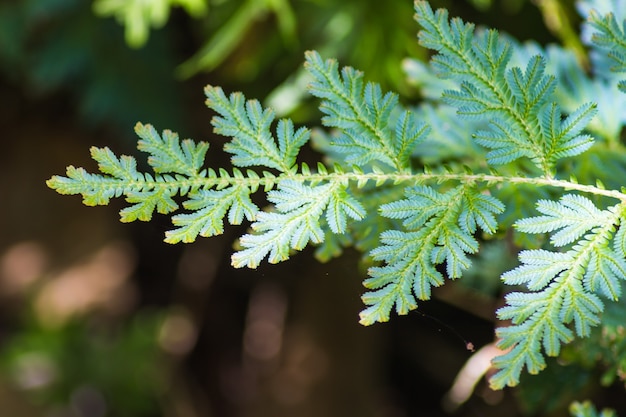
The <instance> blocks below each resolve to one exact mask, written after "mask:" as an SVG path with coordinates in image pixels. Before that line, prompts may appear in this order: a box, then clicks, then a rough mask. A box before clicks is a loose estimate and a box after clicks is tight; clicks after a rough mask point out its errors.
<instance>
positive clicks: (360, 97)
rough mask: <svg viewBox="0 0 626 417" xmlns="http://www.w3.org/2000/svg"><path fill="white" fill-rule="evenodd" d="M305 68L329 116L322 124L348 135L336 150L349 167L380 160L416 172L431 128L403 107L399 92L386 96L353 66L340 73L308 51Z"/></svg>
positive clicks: (330, 62)
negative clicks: (416, 157)
mask: <svg viewBox="0 0 626 417" xmlns="http://www.w3.org/2000/svg"><path fill="white" fill-rule="evenodd" d="M305 68H306V69H307V71H308V72H309V73H310V74H311V75H312V76H313V82H312V83H311V84H310V86H309V92H310V93H311V94H312V95H314V96H316V97H319V98H321V99H322V104H321V105H320V110H321V111H322V112H323V113H324V114H325V115H326V116H324V118H323V119H322V123H323V124H324V125H325V126H328V127H334V128H339V129H341V131H342V134H341V136H339V137H338V138H337V139H336V140H335V141H334V143H333V147H334V148H335V150H336V151H338V152H341V153H343V154H346V161H347V162H348V163H350V164H354V165H366V164H368V163H371V162H373V161H378V162H382V163H384V164H386V165H388V166H390V167H393V168H395V169H396V170H397V171H401V172H410V171H411V165H410V160H409V158H410V156H411V154H412V152H413V151H414V149H415V146H416V145H417V144H418V143H420V142H422V141H423V140H424V139H425V138H426V134H427V132H428V127H427V126H426V125H425V124H424V123H422V122H417V121H416V119H415V115H414V114H413V113H412V112H410V111H409V110H403V109H401V107H400V106H399V104H398V96H397V95H396V94H393V93H386V94H384V95H383V93H382V91H381V88H380V86H379V85H378V84H374V83H367V84H366V85H365V86H363V74H362V73H361V72H359V71H357V70H355V69H353V68H350V67H345V68H343V69H342V70H341V74H340V73H339V70H338V65H337V62H336V61H335V60H331V59H329V60H326V61H324V60H323V59H322V57H321V56H320V55H319V54H318V53H317V52H314V51H309V52H307V53H306V63H305ZM398 114H399V115H398ZM392 116H393V117H392ZM392 119H395V120H396V121H395V123H391V122H390V120H392Z"/></svg>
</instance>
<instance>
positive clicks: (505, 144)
mask: <svg viewBox="0 0 626 417" xmlns="http://www.w3.org/2000/svg"><path fill="white" fill-rule="evenodd" d="M415 10H416V12H417V14H416V19H417V21H418V22H419V24H420V25H421V26H422V30H421V31H420V33H419V39H420V43H421V44H422V45H423V46H425V47H427V48H430V49H433V50H435V51H437V55H435V56H434V57H433V58H432V65H433V67H434V68H435V70H436V71H437V72H438V73H439V75H440V76H441V77H444V78H450V79H452V80H455V81H456V82H457V83H458V85H459V89H458V90H449V91H445V92H444V94H443V99H444V101H446V102H447V103H448V104H450V105H452V106H454V107H457V109H458V113H459V114H460V115H462V116H465V117H470V118H479V119H483V120H485V121H488V122H489V124H490V130H488V131H479V132H477V133H476V135H475V138H476V141H477V142H478V143H480V144H481V145H483V146H485V147H487V148H490V149H493V150H492V151H490V152H489V153H487V159H488V161H489V162H490V163H491V164H505V163H509V162H512V161H514V160H516V159H519V158H522V157H528V158H529V159H530V160H532V161H533V162H534V163H535V165H536V166H537V167H538V168H539V169H541V171H542V172H543V173H545V174H547V175H553V174H554V164H555V163H556V161H557V160H558V159H560V158H563V157H566V156H573V155H577V154H580V153H581V152H584V151H585V150H587V149H588V148H589V147H590V146H591V144H592V143H593V142H592V139H591V138H590V137H589V136H585V135H582V136H581V135H578V133H579V132H580V131H581V130H582V128H584V127H585V125H586V123H588V122H589V120H590V118H591V117H592V116H593V115H594V114H595V107H594V106H593V105H590V104H587V105H583V106H582V107H580V108H579V109H577V110H576V111H575V112H574V113H573V117H572V118H569V119H566V120H564V121H560V118H561V111H560V109H559V107H558V105H557V104H556V102H555V101H554V97H553V96H554V89H555V80H554V77H552V76H549V75H547V74H546V73H545V62H544V61H543V59H544V58H542V57H541V56H535V57H532V58H531V59H530V60H529V61H528V63H527V64H526V68H525V70H522V69H520V68H517V67H514V68H510V69H509V68H508V64H509V62H510V60H511V45H510V43H509V42H507V41H506V40H503V39H501V38H500V37H499V36H498V33H497V32H496V31H495V30H488V31H486V32H484V33H479V34H474V26H473V25H472V24H470V23H464V22H463V21H462V20H461V19H458V18H455V19H451V20H449V19H448V13H447V11H446V10H443V9H440V10H437V11H436V12H433V10H432V9H431V7H430V5H429V4H428V2H425V1H417V2H416V3H415ZM548 103H552V104H551V106H552V107H551V110H550V111H547V112H546V111H544V110H542V109H543V108H544V107H545V106H546V105H548ZM557 122H558V123H557ZM542 126H543V127H544V128H543V129H542ZM545 126H549V127H550V126H553V128H552V129H546V128H545Z"/></svg>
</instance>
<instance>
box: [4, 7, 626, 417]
mask: <svg viewBox="0 0 626 417" xmlns="http://www.w3.org/2000/svg"><path fill="white" fill-rule="evenodd" d="M432 3H433V6H434V7H439V6H441V7H446V8H448V9H449V10H450V13H451V15H459V16H463V18H464V19H465V20H468V21H474V22H478V23H482V24H485V25H488V26H491V27H496V28H499V29H503V30H506V31H507V32H509V33H511V34H512V35H514V36H516V37H517V38H519V39H521V40H525V39H535V40H537V41H539V42H540V43H547V42H556V41H564V42H565V43H567V42H570V41H571V40H572V38H571V36H569V37H568V30H569V29H571V28H574V30H576V29H577V27H578V24H579V21H578V20H577V19H578V18H577V15H576V14H575V10H574V7H573V4H571V2H557V1H548V0H543V1H541V0H536V1H533V2H531V1H526V0H473V1H469V0H468V1H452V0H449V1H433V2H432ZM412 16H413V8H412V2H411V1H410V0H388V1H384V2H383V1H380V0H342V1H332V0H150V1H148V0H94V1H89V0H3V1H2V2H1V3H0V128H1V130H0V132H1V133H0V135H1V138H2V139H1V140H2V151H0V191H1V192H0V199H1V203H0V416H3V417H4V416H11V417H105V416H106V417H210V416H219V417H221V416H224V417H230V416H233V417H247V416H250V417H253V416H254V417H257V416H258V417H265V416H268V417H269V416H273V417H281V416H302V417H307V416H317V417H319V416H325V417H333V416H363V417H369V416H381V417H383V416H384V417H405V416H406V417H408V416H433V417H434V416H449V415H457V416H502V415H507V416H511V417H512V416H522V415H537V416H539V415H554V416H560V415H566V411H565V410H566V408H565V407H566V406H567V404H568V402H569V400H570V399H572V398H578V399H580V398H581V394H582V395H583V398H584V397H586V396H588V397H590V398H593V399H595V400H596V402H597V403H598V404H599V405H604V404H605V405H608V406H611V407H613V408H617V409H619V407H620V406H621V407H625V406H624V403H623V402H622V403H621V404H620V403H619V401H623V400H619V401H615V399H616V398H623V383H619V382H618V383H616V384H614V385H611V384H609V386H608V387H598V386H594V385H593V384H591V383H590V381H592V377H595V378H597V376H598V375H597V371H596V370H595V369H593V368H592V367H591V368H590V369H588V370H587V371H586V373H584V375H583V376H580V375H581V373H580V372H578V373H577V372H572V373H569V374H567V373H565V374H559V375H557V376H556V377H554V378H557V379H556V381H557V382H556V383H554V381H555V379H554V378H553V379H546V381H549V382H550V383H545V384H543V385H542V384H540V383H538V384H534V385H529V386H533V387H534V389H528V390H526V391H519V390H515V391H513V390H506V391H504V392H493V391H490V390H489V389H488V388H487V385H486V383H485V382H484V380H481V379H480V378H479V377H473V379H472V377H471V376H470V378H469V383H466V384H465V385H463V384H461V385H458V382H457V385H455V378H457V376H458V375H459V373H460V372H461V371H462V369H463V367H464V365H466V364H467V363H468V360H470V358H477V359H478V361H477V362H478V363H477V364H476V363H475V364H474V366H477V367H478V368H480V367H481V366H483V367H484V364H485V363H487V362H486V361H488V359H489V357H490V355H491V354H492V353H491V351H490V350H489V345H490V344H491V343H492V342H493V337H494V336H493V329H494V326H495V324H496V323H495V322H494V320H495V317H494V310H495V308H497V306H498V305H499V303H500V300H501V295H502V294H501V292H502V289H501V288H500V287H499V279H498V277H499V275H500V273H501V272H502V271H504V270H505V269H506V268H507V267H509V266H510V264H509V262H513V261H514V257H513V256H511V254H507V253H506V250H504V249H502V248H499V247H497V246H493V247H491V248H488V250H487V253H488V254H489V255H487V257H486V260H485V262H483V263H482V264H479V265H478V266H477V268H475V269H474V270H473V271H472V272H471V273H470V274H469V277H468V279H467V280H464V281H467V283H466V284H463V283H458V284H456V283H455V284H448V285H446V286H445V287H443V288H441V289H438V291H436V292H435V298H434V300H432V301H430V302H427V303H422V304H421V305H420V309H419V310H418V311H417V312H414V313H412V314H410V315H408V316H406V317H400V318H394V319H393V320H392V321H391V322H390V323H386V324H379V325H375V326H371V327H367V328H365V327H362V326H360V325H359V324H358V312H359V311H360V310H361V309H362V304H361V301H360V295H361V293H362V292H363V288H362V286H361V282H362V280H363V278H364V270H363V268H362V267H361V266H360V265H361V264H360V256H361V255H360V254H358V253H356V252H348V253H347V254H346V255H344V256H343V257H341V258H339V259H335V260H332V261H330V262H328V263H319V262H317V261H316V260H315V259H314V257H313V256H312V251H310V250H306V251H304V253H301V254H298V255H296V256H294V257H293V258H292V259H291V260H290V261H289V262H286V263H284V264H280V265H274V266H262V267H260V268H259V269H257V270H234V269H233V268H231V266H230V261H229V256H230V254H231V252H232V245H233V242H234V240H235V239H236V236H238V235H237V233H241V232H243V230H244V229H239V230H237V229H235V228H231V229H228V230H227V231H226V233H225V234H224V235H223V236H219V237H216V238H211V239H201V240H199V241H197V242H196V243H194V244H189V245H182V244H181V245H168V244H165V243H163V236H164V232H165V231H166V230H168V228H169V226H170V225H169V220H168V219H167V218H165V217H163V216H161V217H157V218H156V219H153V221H151V222H150V223H139V222H137V223H132V224H121V223H119V222H118V214H117V212H118V211H119V210H120V208H122V207H123V206H124V203H123V201H117V202H115V203H113V204H112V205H111V206H107V207H97V208H87V207H85V206H83V205H82V204H81V202H80V198H79V197H62V196H59V195H57V194H56V193H55V192H53V191H52V190H50V189H48V188H47V187H46V185H45V180H46V179H48V178H49V177H51V176H52V175H55V174H63V173H64V171H65V167H66V166H67V165H70V164H73V165H76V166H84V167H85V168H87V169H89V170H92V171H93V170H95V166H94V165H95V164H94V163H93V161H91V160H90V158H89V147H90V146H92V145H96V146H108V147H110V148H111V149H112V150H113V151H114V152H116V153H117V154H129V155H136V156H137V157H138V159H139V160H141V155H137V151H136V149H135V143H136V137H134V134H133V126H134V124H135V123H136V122H137V121H141V122H143V123H151V124H153V125H155V127H156V128H157V129H158V130H162V129H171V130H173V131H176V132H178V133H179V134H180V136H181V137H183V138H187V137H190V138H193V139H196V140H204V141H210V142H211V150H210V152H209V153H210V156H209V161H208V164H209V165H210V166H212V167H219V166H226V165H227V163H228V159H227V157H225V155H224V154H223V153H222V152H221V143H223V140H224V139H223V138H221V137H215V136H214V135H213V133H212V131H211V127H210V119H211V117H212V114H211V113H210V111H209V110H208V109H206V108H205V106H204V104H203V102H204V97H203V93H202V88H203V87H204V86H205V85H206V84H212V85H220V86H222V87H223V88H224V89H225V90H226V91H234V90H238V91H243V92H244V93H245V94H246V96H247V97H248V98H255V97H256V98H259V99H263V98H267V99H266V100H265V104H266V105H270V106H272V107H273V108H275V109H276V111H277V112H278V113H279V115H281V116H283V115H285V116H289V117H292V118H293V119H294V121H296V122H297V123H307V124H312V125H315V124H317V123H319V122H318V120H319V113H318V111H317V109H316V103H315V101H313V100H310V99H309V98H307V97H306V96H305V95H304V94H302V91H303V88H304V82H305V80H304V78H303V75H302V70H301V67H302V61H303V54H304V51H305V50H309V49H316V50H318V51H319V52H320V53H321V54H322V55H323V56H324V57H335V58H338V59H339V61H340V64H341V65H350V66H353V67H355V68H358V69H361V70H363V71H364V72H365V74H366V78H367V79H369V80H372V81H376V82H379V83H381V84H382V86H383V88H384V89H391V90H394V91H397V92H399V93H400V94H401V96H402V100H404V101H405V102H406V103H415V102H417V101H418V100H419V97H420V95H419V91H418V90H417V89H416V88H415V87H413V86H412V85H410V83H408V82H407V81H406V77H405V75H404V74H403V71H402V65H401V64H402V61H403V59H404V58H406V57H413V58H418V59H425V58H427V54H426V52H425V51H423V50H421V49H420V48H419V46H418V45H417V42H416V39H415V37H416V33H417V30H418V27H417V24H416V23H415V22H414V20H413V17H412ZM574 46H575V45H574ZM470 344H471V345H470ZM472 346H473V347H474V348H475V349H476V350H477V352H472V351H471V349H469V348H471V347H472ZM485 346H486V347H487V348H486V349H483V350H482V351H481V350H479V349H481V348H483V347H485ZM478 352H481V355H480V356H479V355H478V354H477V353H478ZM468 369H469V371H470V374H471V372H472V369H474V368H465V371H464V372H465V373H461V375H466V376H467V371H468ZM474 372H476V371H475V370H474ZM547 372H548V371H546V373H547ZM558 378H560V379H558ZM474 383H476V386H474V385H473V384H474ZM468 384H469V385H468ZM453 386H455V387H456V388H455V390H451V389H452V387H453ZM624 410H626V409H625V408H622V412H625V411H624Z"/></svg>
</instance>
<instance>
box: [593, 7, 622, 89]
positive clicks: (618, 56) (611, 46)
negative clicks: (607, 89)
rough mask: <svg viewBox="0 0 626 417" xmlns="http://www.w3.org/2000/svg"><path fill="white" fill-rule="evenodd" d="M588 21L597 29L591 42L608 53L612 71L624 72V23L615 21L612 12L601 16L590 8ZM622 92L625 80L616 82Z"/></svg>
mask: <svg viewBox="0 0 626 417" xmlns="http://www.w3.org/2000/svg"><path fill="white" fill-rule="evenodd" d="M588 21H589V23H590V24H591V25H592V26H593V27H594V28H595V29H596V30H597V32H595V33H594V34H593V37H592V40H593V43H594V44H595V45H596V46H598V47H599V48H601V49H603V50H605V51H606V52H607V53H608V56H609V58H610V59H611V60H612V61H613V64H614V66H613V67H612V68H611V70H612V71H614V72H626V23H624V22H621V25H620V23H619V22H618V21H617V19H616V18H615V15H614V14H613V13H608V14H606V15H605V16H604V17H601V16H600V15H599V14H598V13H597V12H595V11H594V10H591V11H590V13H589V17H588ZM618 87H619V89H620V90H621V91H622V92H626V81H620V83H619V84H618Z"/></svg>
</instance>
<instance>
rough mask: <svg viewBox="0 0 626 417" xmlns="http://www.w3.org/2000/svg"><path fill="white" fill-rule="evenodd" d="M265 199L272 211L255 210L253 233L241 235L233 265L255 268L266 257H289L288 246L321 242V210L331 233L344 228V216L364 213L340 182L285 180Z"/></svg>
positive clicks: (357, 217)
mask: <svg viewBox="0 0 626 417" xmlns="http://www.w3.org/2000/svg"><path fill="white" fill-rule="evenodd" d="M268 200H269V201H270V202H271V203H273V204H274V208H275V211H273V212H260V213H258V214H257V216H256V221H255V222H254V223H252V226H251V227H252V230H253V232H254V233H250V234H246V235H244V236H242V237H241V239H240V241H239V245H240V246H241V247H242V249H241V250H239V251H238V252H236V253H234V254H233V256H232V264H233V265H234V266H235V267H242V266H247V267H249V268H256V267H257V266H258V265H259V263H260V262H261V261H262V260H263V259H264V258H265V257H267V258H268V261H269V262H270V263H277V262H281V261H283V260H286V259H287V258H288V257H289V252H290V251H291V249H295V250H302V249H303V248H304V247H305V246H306V245H307V244H308V243H309V242H312V243H314V244H318V243H321V242H322V241H323V240H324V231H323V230H322V227H321V224H320V221H321V217H322V216H323V214H324V212H326V217H325V219H326V221H327V222H328V224H329V226H330V228H331V230H332V231H333V232H334V233H343V232H345V227H346V218H347V217H350V218H352V219H354V220H360V219H361V218H363V216H364V215H365V212H364V210H363V208H362V206H361V205H360V203H358V202H357V201H356V200H354V199H353V198H351V197H350V196H349V195H348V194H347V192H346V188H345V185H342V184H341V183H340V182H328V183H326V184H321V185H316V186H308V185H305V184H302V183H299V182H297V181H292V180H284V181H282V182H281V183H280V184H279V185H278V187H277V189H276V190H273V191H270V192H269V193H268Z"/></svg>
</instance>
